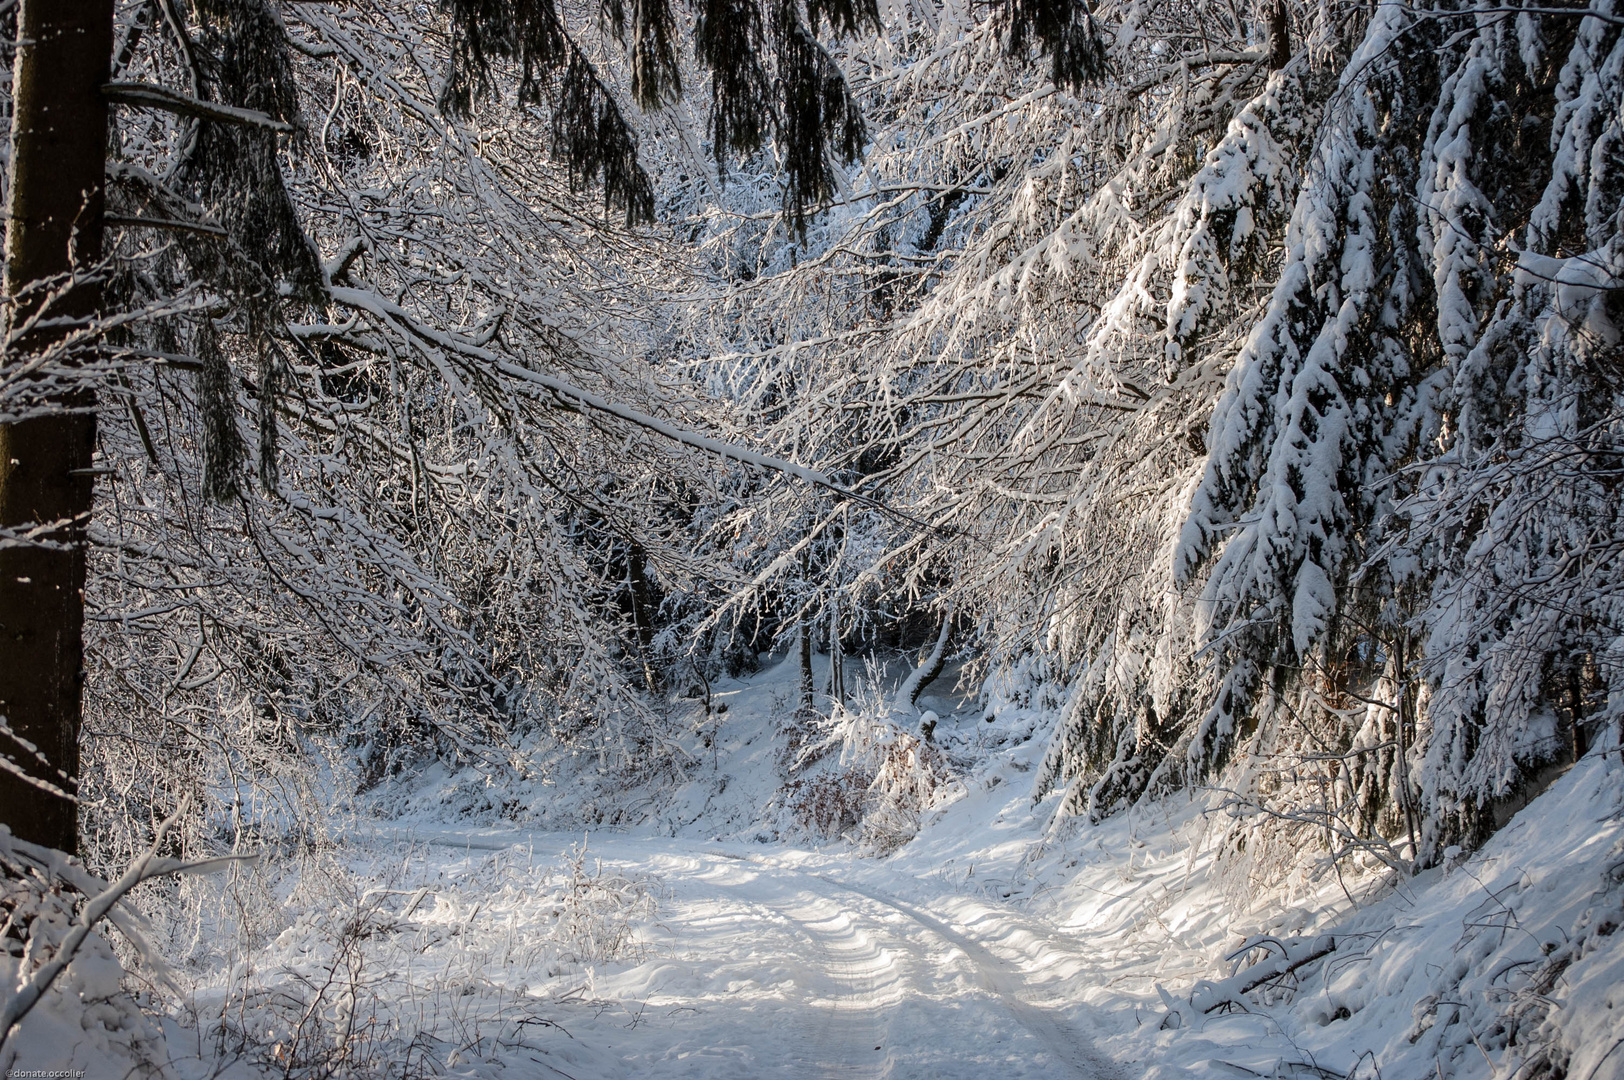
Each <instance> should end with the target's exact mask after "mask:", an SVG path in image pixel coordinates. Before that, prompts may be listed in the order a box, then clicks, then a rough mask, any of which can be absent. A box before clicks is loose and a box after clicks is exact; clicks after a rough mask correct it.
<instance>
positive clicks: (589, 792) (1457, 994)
mask: <svg viewBox="0 0 1624 1080" xmlns="http://www.w3.org/2000/svg"><path fill="white" fill-rule="evenodd" d="M789 669H790V665H787V664H786V665H782V666H780V667H778V668H773V669H769V670H768V671H767V672H765V673H763V674H762V675H760V676H757V677H756V678H754V679H752V680H749V681H744V682H731V683H727V684H724V685H721V686H719V687H716V688H715V692H714V697H713V701H715V702H716V703H718V704H721V703H726V704H727V705H728V710H727V712H726V713H725V714H721V717H720V719H721V723H720V724H716V723H715V722H714V720H715V718H714V717H713V718H712V720H710V721H706V720H705V719H704V718H703V716H701V715H698V713H699V710H697V709H696V721H697V722H696V723H695V725H694V736H693V737H694V739H695V743H694V746H693V750H694V761H693V764H692V767H691V768H690V770H689V773H688V775H687V777H686V778H680V779H678V780H675V781H672V782H669V783H666V784H665V785H663V786H661V787H658V788H657V789H651V790H647V791H637V792H622V793H621V797H622V800H623V801H622V803H621V810H620V812H619V813H610V812H608V811H609V810H610V809H611V808H612V806H613V803H614V792H613V790H612V788H611V787H610V786H609V785H608V784H607V783H599V782H597V781H595V780H594V776H595V775H596V774H595V772H594V770H593V768H592V767H591V766H588V765H584V764H583V765H580V767H579V769H578V772H577V774H576V775H575V776H574V777H573V778H572V779H570V780H568V781H565V780H562V779H557V778H558V777H559V776H560V775H561V774H560V773H555V780H556V782H555V784H554V785H553V786H551V787H543V786H537V787H535V788H533V789H531V790H529V791H527V792H520V793H518V795H519V796H520V797H521V798H520V805H519V808H518V809H517V810H515V808H514V807H515V793H514V792H497V793H494V794H493V795H492V796H491V798H490V799H489V802H490V803H491V805H493V806H494V805H497V804H499V803H500V804H503V805H505V806H506V807H507V813H508V815H509V817H508V819H506V820H498V819H497V816H496V815H495V814H494V813H493V812H492V811H491V808H490V807H489V806H486V807H484V808H483V809H482V808H481V805H480V804H479V800H478V798H477V797H476V796H475V794H473V791H474V789H473V787H472V786H471V785H470V783H469V781H468V780H467V778H466V777H459V776H445V775H435V776H430V777H426V778H423V779H422V780H421V781H420V782H419V783H417V784H416V785H415V786H413V787H411V788H410V789H409V790H408V789H406V788H401V789H399V790H396V791H395V792H393V793H386V795H385V796H384V800H383V803H382V805H385V806H387V807H389V808H390V809H391V810H393V811H394V816H393V817H390V818H387V819H384V818H378V819H374V820H372V821H371V822H368V823H363V824H362V825H361V826H360V827H357V828H354V829H352V830H350V831H348V832H347V833H346V834H345V835H344V839H343V841H342V843H341V844H339V845H338V846H337V847H335V848H334V849H332V850H331V851H329V852H327V853H326V854H325V855H324V856H323V857H322V859H311V860H305V861H303V862H300V863H297V864H287V865H289V866H292V865H297V866H298V867H299V869H298V872H297V874H294V873H293V872H292V871H291V870H289V869H286V868H284V869H282V870H280V871H277V870H275V868H274V867H273V868H264V869H261V870H259V871H256V872H257V873H259V874H260V878H259V879H257V883H256V880H254V879H251V878H247V877H244V878H239V879H238V880H237V882H236V883H235V884H233V885H230V886H228V887H226V893H228V894H232V895H234V897H235V899H234V900H233V905H234V906H233V905H222V906H221V907H220V908H219V909H218V910H219V911H220V912H223V913H224V912H229V911H232V910H234V911H236V912H237V914H236V915H235V916H230V917H228V916H226V915H222V916H220V918H221V919H222V922H221V923H220V924H218V925H216V926H215V927H214V929H216V930H218V929H220V927H221V926H223V925H224V923H229V922H231V919H232V918H235V919H236V920H237V922H235V923H233V924H232V926H233V927H234V931H233V932H234V933H235V934H236V935H237V938H236V940H243V941H248V942H249V951H248V955H247V956H246V957H242V956H238V957H236V958H235V960H234V962H230V963H226V962H222V961H219V960H218V959H217V960H216V961H210V959H209V957H210V956H214V957H217V958H218V957H224V956H227V955H229V950H227V949H225V948H224V947H222V948H221V950H219V951H218V952H215V953H211V952H210V951H209V950H208V949H198V948H194V950H193V962H192V963H191V964H190V966H183V967H182V969H181V971H180V975H181V977H182V979H181V981H183V982H184V983H185V984H187V986H188V990H187V996H188V1001H189V1012H188V1013H187V1014H185V1015H183V1016H180V1017H178V1018H176V1019H174V1020H172V1021H171V1022H170V1023H169V1024H168V1027H167V1030H168V1047H169V1054H170V1056H171V1057H172V1058H173V1059H174V1061H173V1068H174V1071H175V1073H176V1074H177V1075H179V1076H183V1077H202V1076H212V1075H222V1074H223V1075H227V1076H231V1075H237V1076H245V1077H246V1076H255V1075H264V1074H265V1073H266V1072H274V1073H276V1074H278V1075H294V1076H306V1075H325V1074H326V1072H325V1070H334V1071H336V1072H338V1073H340V1074H343V1073H345V1072H346V1070H347V1071H348V1072H350V1073H352V1074H356V1075H390V1076H395V1075H399V1076H419V1075H440V1074H445V1075H456V1076H469V1077H474V1076H478V1077H531V1076H538V1077H539V1076H565V1077H571V1078H574V1080H587V1078H600V1077H635V1076H660V1077H741V1078H747V1077H806V1076H872V1077H881V1076H885V1077H921V1078H924V1077H943V1078H949V1077H977V1078H980V1077H986V1076H999V1077H1005V1076H1007V1077H1021V1076H1032V1077H1039V1076H1041V1077H1061V1076H1076V1077H1091V1078H1100V1080H1114V1078H1128V1077H1156V1078H1163V1077H1173V1076H1182V1075H1202V1076H1209V1075H1210V1076H1226V1077H1227V1076H1235V1077H1245V1076H1303V1077H1310V1076H1312V1077H1328V1076H1337V1077H1355V1076H1357V1077H1367V1076H1368V1077H1381V1078H1383V1080H1407V1078H1414V1080H1421V1078H1423V1077H1433V1078H1440V1077H1441V1078H1444V1080H1450V1078H1454V1077H1496V1078H1502V1080H1510V1078H1512V1077H1519V1078H1526V1077H1531V1076H1543V1075H1549V1076H1559V1075H1566V1076H1569V1077H1573V1078H1575V1080H1606V1078H1610V1077H1616V1076H1624V1052H1621V1051H1620V1049H1619V1048H1620V1043H1621V1039H1624V1000H1619V998H1621V997H1624V949H1621V948H1620V947H1619V944H1618V942H1619V941H1620V940H1624V935H1615V934H1614V933H1613V930H1614V928H1616V927H1617V926H1618V925H1620V924H1624V886H1621V885H1620V883H1619V878H1620V876H1621V867H1624V813H1621V792H1624V764H1621V763H1620V761H1619V755H1618V754H1617V753H1616V752H1613V753H1611V754H1602V753H1598V752H1593V753H1592V754H1591V755H1590V756H1588V757H1587V758H1585V759H1584V760H1583V761H1581V762H1580V763H1579V764H1578V765H1577V766H1576V767H1574V768H1573V769H1572V770H1570V771H1569V772H1568V773H1567V774H1566V775H1565V776H1563V777H1561V778H1560V779H1559V780H1557V781H1556V782H1555V783H1554V784H1553V785H1552V787H1551V788H1550V789H1549V790H1547V791H1546V792H1545V793H1544V794H1542V795H1540V796H1539V797H1538V798H1537V799H1535V800H1534V801H1533V803H1532V804H1531V805H1530V806H1529V807H1528V808H1526V809H1525V810H1524V811H1522V812H1521V813H1520V814H1519V815H1518V816H1517V817H1516V818H1515V819H1514V820H1513V821H1512V822H1511V824H1510V825H1509V826H1508V827H1506V828H1505V829H1503V830H1502V831H1501V832H1500V833H1498V834H1497V835H1496V836H1495V837H1494V838H1493V839H1492V840H1491V841H1490V842H1489V844H1488V845H1487V846H1486V847H1485V848H1484V849H1483V850H1481V851H1479V852H1477V853H1475V854H1473V855H1471V856H1470V857H1469V858H1465V859H1462V860H1459V861H1458V862H1457V863H1455V864H1454V865H1451V866H1448V867H1445V868H1439V869H1435V870H1431V871H1428V872H1426V873H1424V874H1422V875H1420V876H1418V877H1416V878H1413V879H1410V880H1405V881H1402V882H1393V881H1391V880H1390V879H1387V880H1384V878H1383V872H1382V871H1381V869H1380V868H1379V867H1366V868H1361V867H1359V866H1357V865H1355V864H1354V863H1353V862H1352V861H1351V860H1348V861H1346V865H1344V866H1342V867H1340V868H1338V867H1327V866H1320V867H1318V868H1317V869H1316V868H1315V863H1314V860H1313V858H1312V857H1311V856H1312V853H1305V852H1300V851H1282V850H1274V849H1270V848H1269V847H1268V845H1266V844H1262V843H1257V844H1254V845H1253V847H1252V849H1251V850H1248V851H1238V850H1236V849H1235V845H1234V843H1233V841H1232V837H1231V839H1230V840H1228V841H1226V840H1225V839H1224V837H1225V836H1226V835H1231V834H1229V833H1228V832H1227V830H1226V825H1227V824H1228V822H1227V819H1226V818H1225V817H1224V815H1223V814H1222V813H1219V812H1218V811H1216V810H1215V809H1213V807H1214V806H1215V805H1216V800H1215V799H1204V798H1201V797H1197V798H1194V799H1192V798H1188V797H1185V798H1179V799H1173V800H1168V801H1166V802H1163V803H1161V804H1158V805H1156V806H1155V807H1153V808H1151V809H1149V810H1140V811H1136V812H1133V813H1129V814H1125V815H1122V816H1119V817H1117V818H1115V819H1111V820H1108V821H1107V822H1105V823H1104V824H1102V825H1098V826H1089V825H1086V824H1082V823H1076V824H1071V825H1067V826H1064V827H1061V828H1054V827H1052V826H1051V824H1050V819H1051V817H1052V812H1053V808H1054V807H1053V800H1052V799H1049V800H1044V801H1041V802H1034V801H1033V799H1032V798H1031V776H1032V773H1033V769H1034V767H1035V765H1036V763H1037V761H1038V758H1039V756H1040V755H1041V753H1042V750H1043V739H1042V735H1043V728H1044V725H1043V723H1042V717H1041V715H1038V713H1039V712H1040V710H1036V709H1034V708H1025V709H1023V708H1020V707H1018V704H1019V703H1015V704H1009V703H1006V706H1005V707H1001V708H998V709H995V710H993V711H992V719H991V720H990V721H988V720H986V719H984V716H983V710H982V709H980V708H973V709H972V708H970V707H969V704H970V703H968V702H961V701H957V700H955V699H954V698H952V697H951V696H947V695H939V696H937V697H935V698H927V699H925V700H923V701H922V703H921V704H922V705H923V706H924V707H926V708H928V709H931V710H932V711H935V712H937V713H938V714H939V715H940V722H939V725H938V728H937V735H936V739H937V744H938V745H940V746H942V747H944V748H945V750H946V752H947V754H948V757H949V759H950V760H952V761H954V762H957V763H959V767H960V772H959V773H958V775H957V777H956V779H955V780H953V781H952V782H951V783H949V784H946V785H944V786H943V787H942V788H941V790H940V791H939V792H938V794H937V796H936V802H935V804H934V805H933V806H932V807H931V808H930V809H929V810H928V811H927V812H926V813H925V815H924V818H923V821H922V823H921V825H920V829H919V833H918V835H917V836H916V837H915V838H914V839H913V840H912V841H911V842H910V843H907V844H905V845H903V846H902V847H901V848H900V849H898V850H897V851H896V852H895V853H894V854H891V855H890V856H888V857H878V856H874V855H872V854H869V855H864V854H862V853H860V852H859V851H858V850H856V848H854V846H853V845H851V844H849V843H846V842H844V841H839V840H834V841H828V842H822V843H819V842H815V838H812V837H809V836H807V835H806V834H805V833H804V832H801V833H797V832H796V830H795V826H794V822H793V821H792V820H791V818H792V815H790V812H789V811H788V810H787V809H786V806H785V804H784V799H783V797H782V794H781V790H780V788H781V783H782V781H781V774H780V771H779V764H778V762H779V757H780V754H781V749H782V747H781V738H780V736H779V734H778V727H779V724H780V722H781V721H782V719H783V716H784V708H785V705H784V703H785V702H786V701H787V700H789V697H788V693H787V690H788V688H789V687H790V685H791V672H790V670H789ZM707 738H709V739H710V741H711V746H710V747H708V748H707V747H705V745H704V744H705V741H706V739H707ZM700 751H704V752H703V753H700ZM830 767H835V766H834V765H831V766H830ZM524 800H529V801H528V802H525V801H524ZM628 806H635V807H641V811H640V813H641V818H640V820H639V819H637V814H636V813H633V812H632V811H630V810H626V809H625V807H628ZM568 814H574V815H576V818H575V820H574V821H573V822H571V824H578V823H579V821H580V820H581V819H583V818H584V819H588V820H590V819H594V818H600V817H602V818H607V819H611V820H615V821H616V822H617V823H616V824H614V825H612V826H601V825H600V826H590V827H586V828H584V829H582V830H581V831H577V832H563V831H559V830H558V829H557V828H555V827H554V826H556V825H557V824H559V822H560V821H561V820H562V819H564V818H565V817H566V816H567V815H568ZM514 817H517V818H519V820H518V821H517V822H515V821H514V820H512V818H514ZM1338 870H1340V873H1338ZM279 874H280V876H278V875H279ZM255 889H258V890H259V891H258V892H255ZM232 890H235V893H232ZM256 897H257V899H256ZM250 922H253V923H254V925H255V927H257V929H256V930H255V931H254V933H253V934H248V935H247V936H244V934H245V929H244V928H245V927H246V926H247V925H248V923H250ZM195 944H196V943H195V942H194V946H195ZM1243 946H1245V948H1244V949H1243ZM1287 968H1291V969H1292V970H1289V971H1287V970H1285V969H1287ZM1271 975H1272V976H1274V977H1273V978H1265V977H1266V976H1271ZM1253 984H1257V985H1253ZM49 1017H50V1014H49V1013H48V1012H47V1013H45V1014H42V1020H41V1023H42V1025H43V1024H48V1023H49V1022H50V1021H49ZM33 1022H34V1021H33V1020H31V1021H30V1023H33ZM25 1026H26V1025H25ZM39 1030H40V1031H41V1032H44V1031H46V1030H47V1028H46V1027H45V1026H41V1027H40V1028H39ZM52 1038H53V1039H55V1040H59V1039H60V1034H56V1035H53V1037H52ZM19 1045H20V1046H21V1047H22V1053H21V1054H20V1056H19V1057H18V1058H17V1060H16V1061H15V1062H14V1063H12V1066H13V1067H16V1068H28V1067H39V1068H51V1067H59V1066H57V1065H56V1064H55V1063H56V1062H57V1060H58V1059H59V1058H60V1053H59V1051H58V1048H59V1047H60V1045H61V1044H60V1042H59V1041H57V1042H51V1043H46V1042H44V1041H42V1040H40V1039H28V1038H24V1039H22V1040H20V1042H19ZM1552 1045H1555V1046H1558V1047H1560V1048H1562V1049H1561V1051H1560V1052H1559V1053H1558V1054H1557V1056H1556V1060H1555V1062H1554V1064H1555V1065H1556V1066H1559V1067H1560V1068H1559V1069H1558V1070H1557V1071H1541V1070H1542V1069H1543V1068H1544V1066H1542V1065H1541V1064H1540V1062H1539V1061H1535V1060H1529V1059H1528V1057H1527V1055H1528V1054H1529V1053H1530V1051H1531V1050H1533V1049H1535V1048H1538V1047H1542V1046H1552ZM1568 1053H1571V1055H1572V1056H1571V1060H1568V1059H1567V1057H1566V1055H1567V1054H1568ZM1561 1070H1565V1071H1561Z"/></svg>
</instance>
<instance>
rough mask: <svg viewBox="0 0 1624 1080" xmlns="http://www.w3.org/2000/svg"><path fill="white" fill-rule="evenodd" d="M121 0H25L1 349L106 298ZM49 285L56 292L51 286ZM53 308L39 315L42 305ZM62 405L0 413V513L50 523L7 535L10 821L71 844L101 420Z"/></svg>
mask: <svg viewBox="0 0 1624 1080" xmlns="http://www.w3.org/2000/svg"><path fill="white" fill-rule="evenodd" d="M112 49H113V4H112V0H23V2H22V5H21V8H20V10H19V13H18V42H17V58H16V64H15V66H14V68H13V83H12V85H13V90H14V107H15V112H14V114H13V118H12V129H11V178H10V206H9V208H8V209H9V212H10V215H9V219H8V221H7V224H6V270H5V290H6V297H7V300H8V302H9V304H10V309H9V313H8V326H7V337H6V346H5V355H4V358H3V359H0V363H4V364H7V365H10V364H17V363H21V362H24V361H25V360H26V359H27V358H28V357H30V356H33V355H37V354H39V353H42V352H46V351H48V350H51V349H53V348H58V347H60V346H61V345H62V344H63V343H64V342H65V341H66V340H67V339H68V338H69V337H70V336H72V335H75V334H82V333H83V332H84V330H85V329H86V328H87V326H88V325H89V324H90V322H91V321H92V320H93V319H94V318H95V316H96V313H97V310H98V309H99V307H100V305H101V288H100V284H99V282H98V281H97V280H96V279H95V278H94V276H93V274H86V273H84V272H85V271H89V270H92V269H93V268H94V267H95V266H96V264H97V263H98V262H99V261H100V259H101V254H102V251H101V248H102V211H103V202H104V200H103V195H104V185H105V175H106V161H105V154H106V149H107V104H106V102H105V101H104V99H103V98H102V92H101V88H102V84H103V83H105V82H106V81H107V71H108V63H109V59H110V57H111V55H112ZM47 298H49V299H48V300H47ZM36 316H43V317H42V318H41V319H40V322H39V323H38V324H36V325H30V320H32V319H34V318H35V317H36ZM51 403H52V405H53V406H60V410H61V411H59V412H57V411H53V412H52V413H51V414H49V415H43V416H37V417H31V418H28V419H24V420H20V421H18V422H16V423H11V424H0V528H4V529H6V530H7V531H8V532H11V533H12V534H13V535H15V533H16V532H17V531H18V530H23V531H26V530H30V529H37V528H39V527H40V526H45V528H44V529H43V530H42V531H41V532H40V534H39V536H38V540H39V541H41V542H39V543H33V544H28V545H20V546H11V547H0V715H3V716H4V717H5V719H6V724H7V726H9V728H10V729H11V732H12V733H13V734H12V736H10V737H7V736H4V735H0V753H4V754H5V755H6V757H7V758H9V759H10V760H11V761H12V762H13V763H14V764H15V765H17V766H18V767H19V768H21V769H22V770H23V771H25V772H26V773H28V774H29V775H30V776H32V777H35V778H37V779H38V780H40V781H42V782H43V784H41V783H30V782H29V781H28V780H25V779H23V778H20V777H18V776H17V775H15V774H14V773H13V772H11V771H10V770H3V771H0V822H4V823H5V824H6V825H8V826H9V827H10V828H11V831H12V833H13V834H14V835H16V836H20V837H22V838H23V839H25V840H29V841H32V842H34V843H37V844H44V845H46V846H49V847H54V848H58V849H60V850H63V851H68V852H74V851H76V850H77V848H78V833H79V830H78V807H77V804H76V803H75V802H74V801H73V800H72V799H70V798H64V797H63V796H62V795H61V794H53V793H52V791H51V790H50V789H53V788H54V789H56V791H57V792H67V793H69V794H71V793H72V792H73V791H74V789H75V788H76V787H77V779H78V774H79V718H80V700H81V690H82V682H83V658H84V651H83V645H82V642H81V630H82V628H83V625H84V585H85V529H86V526H87V525H88V523H89V517H90V511H91V500H92V497H93V495H94V489H93V485H94V477H93V475H92V474H91V472H90V470H91V467H92V451H93V450H94V448H95V441H96V421H95V417H94V415H93V414H92V413H91V409H92V408H93V407H94V404H95V399H94V394H93V392H92V391H90V390H89V388H88V387H87V388H85V389H83V390H72V389H70V390H65V391H63V392H62V393H61V394H58V395H57V396H56V397H55V398H53V399H52V402H51Z"/></svg>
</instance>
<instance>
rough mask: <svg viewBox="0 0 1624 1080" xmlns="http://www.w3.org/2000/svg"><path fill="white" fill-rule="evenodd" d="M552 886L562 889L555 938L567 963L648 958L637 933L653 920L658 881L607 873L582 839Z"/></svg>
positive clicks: (559, 890)
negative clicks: (592, 856) (641, 926)
mask: <svg viewBox="0 0 1624 1080" xmlns="http://www.w3.org/2000/svg"><path fill="white" fill-rule="evenodd" d="M548 885H549V886H551V887H554V888H556V889H557V890H558V903H557V905H556V906H555V908H554V909H553V915H554V917H555V918H556V919H557V920H558V921H557V923H556V924H555V927H554V935H553V936H554V939H555V940H556V941H557V942H558V944H559V946H560V948H561V949H562V950H563V954H562V957H561V958H562V959H565V960H568V961H571V962H573V963H578V964H592V963H606V962H609V961H613V960H621V959H631V960H641V959H642V958H643V945H642V942H641V941H640V940H639V938H638V936H637V929H638V927H639V926H640V925H642V924H643V923H644V922H646V921H647V920H649V919H652V918H653V917H654V913H655V910H656V908H657V906H658V895H657V894H658V890H659V882H658V881H656V880H655V879H653V878H648V877H633V876H629V875H627V874H623V873H620V872H619V871H616V870H605V869H604V866H603V861H602V860H601V859H593V858H591V856H590V853H589V852H588V851H587V846H586V841H585V840H584V839H583V840H582V841H581V842H580V843H579V844H572V845H571V846H570V849H569V851H568V852H567V853H566V854H565V856H564V866H563V869H562V870H561V871H559V872H558V873H557V874H556V875H554V877H553V878H551V879H550V880H549V881H548Z"/></svg>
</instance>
